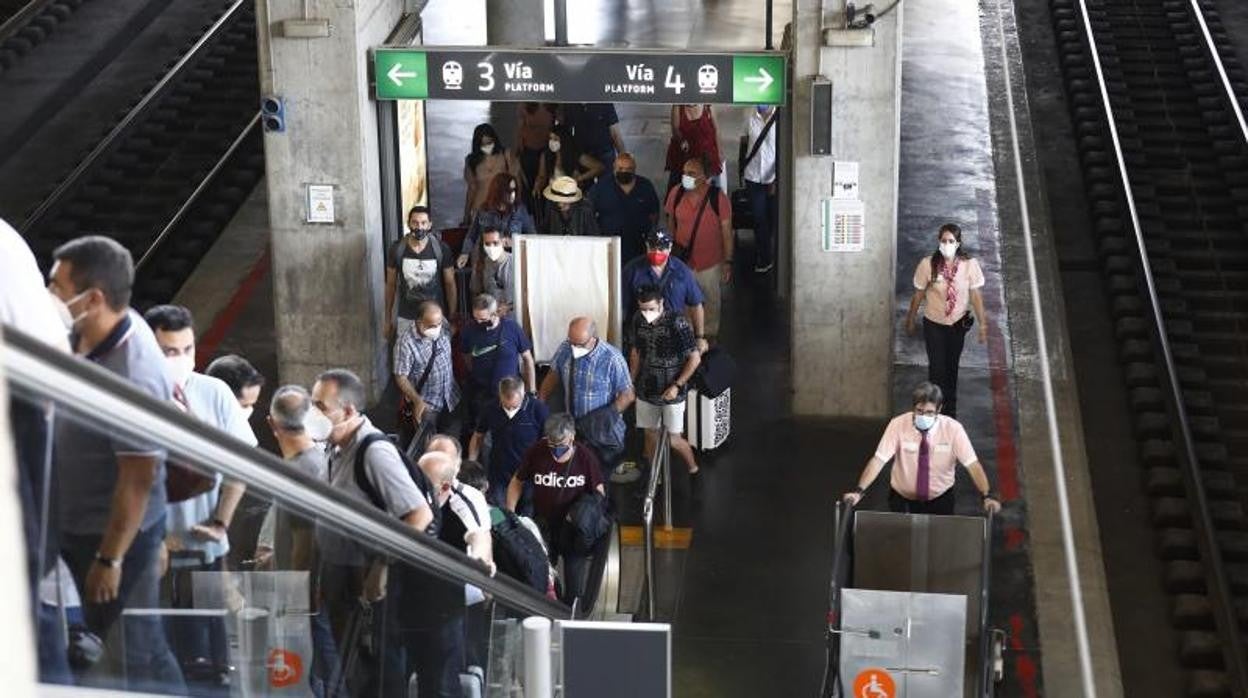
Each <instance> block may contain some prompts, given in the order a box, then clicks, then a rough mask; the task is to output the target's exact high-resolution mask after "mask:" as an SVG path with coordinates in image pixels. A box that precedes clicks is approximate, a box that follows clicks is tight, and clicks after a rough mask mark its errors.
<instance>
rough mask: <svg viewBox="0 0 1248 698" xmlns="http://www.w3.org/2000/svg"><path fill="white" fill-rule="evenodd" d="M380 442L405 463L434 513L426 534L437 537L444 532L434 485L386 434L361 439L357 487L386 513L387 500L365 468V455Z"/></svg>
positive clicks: (409, 474)
mask: <svg viewBox="0 0 1248 698" xmlns="http://www.w3.org/2000/svg"><path fill="white" fill-rule="evenodd" d="M378 441H385V442H386V443H388V444H390V448H393V449H394V451H395V453H397V454H399V459H400V460H402V461H403V466H404V467H405V468H406V469H407V474H408V476H409V477H411V478H412V482H413V483H415V484H416V489H418V490H420V494H421V496H423V497H424V498H425V502H426V503H427V504H428V505H429V508H430V510H431V511H433V521H432V522H431V523H430V524H429V527H428V528H426V529H425V533H428V534H429V535H431V536H435V537H436V536H437V535H438V532H439V531H441V530H442V507H440V506H438V500H437V498H436V497H435V496H434V492H433V483H431V482H429V478H428V477H425V472H424V471H423V470H421V469H420V468H418V467H416V466H415V465H413V464H412V461H411V460H410V459H408V457H407V454H406V453H404V452H403V449H401V448H399V447H398V446H396V445H394V442H393V441H390V439H389V438H388V437H387V436H386V435H385V434H382V433H381V432H376V431H375V432H373V433H371V434H366V435H365V436H364V438H362V439H360V447H359V449H357V450H356V452H355V484H356V486H358V487H359V488H360V489H361V490H363V491H364V495H365V496H366V497H368V501H370V502H372V503H373V506H375V507H377V508H378V509H381V510H382V511H386V500H384V499H382V498H381V493H380V492H378V491H377V488H376V487H374V486H373V483H372V481H371V480H369V479H368V471H367V469H366V468H365V467H364V454H365V453H367V452H368V448H369V447H370V446H372V445H373V444H375V443H377V442H378Z"/></svg>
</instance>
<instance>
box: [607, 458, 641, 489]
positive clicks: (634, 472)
mask: <svg viewBox="0 0 1248 698" xmlns="http://www.w3.org/2000/svg"><path fill="white" fill-rule="evenodd" d="M640 477H641V470H639V469H638V468H637V464H636V463H634V462H632V461H624V462H623V463H620V464H619V465H617V466H615V470H612V471H611V482H614V483H616V484H619V485H623V484H627V483H630V482H636V481H637V479H638V478H640Z"/></svg>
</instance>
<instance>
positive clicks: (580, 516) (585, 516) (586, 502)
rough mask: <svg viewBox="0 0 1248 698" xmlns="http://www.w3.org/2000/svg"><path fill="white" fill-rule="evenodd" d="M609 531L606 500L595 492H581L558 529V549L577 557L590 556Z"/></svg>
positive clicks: (609, 523)
mask: <svg viewBox="0 0 1248 698" xmlns="http://www.w3.org/2000/svg"><path fill="white" fill-rule="evenodd" d="M610 530H611V518H610V516H608V514H607V500H606V498H605V497H603V496H602V495H601V494H598V493H597V492H582V493H581V495H580V496H579V497H577V498H576V501H574V502H572V507H571V508H570V509H568V513H567V515H566V516H564V518H563V525H562V526H560V527H559V536H560V538H561V540H560V546H559V548H560V550H565V551H570V552H572V553H574V554H577V555H592V554H593V552H594V549H595V548H597V547H598V542H599V541H601V540H602V538H603V536H605V535H607V533H608V532H610Z"/></svg>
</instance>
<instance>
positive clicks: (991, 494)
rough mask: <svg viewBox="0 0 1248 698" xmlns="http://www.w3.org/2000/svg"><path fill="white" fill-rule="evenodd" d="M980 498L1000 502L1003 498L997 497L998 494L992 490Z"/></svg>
mask: <svg viewBox="0 0 1248 698" xmlns="http://www.w3.org/2000/svg"><path fill="white" fill-rule="evenodd" d="M979 496H980V497H981V498H982V499H995V500H996V501H998V502H999V501H1001V498H1000V497H998V496H997V493H996V492H993V491H992V490H988V491H987V492H984V493H982V494H980V495H979Z"/></svg>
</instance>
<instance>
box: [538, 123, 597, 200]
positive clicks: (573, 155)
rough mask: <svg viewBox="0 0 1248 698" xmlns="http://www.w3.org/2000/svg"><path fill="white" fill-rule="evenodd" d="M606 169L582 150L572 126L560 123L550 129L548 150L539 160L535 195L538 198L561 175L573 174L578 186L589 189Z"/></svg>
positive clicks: (572, 176) (547, 142) (569, 175)
mask: <svg viewBox="0 0 1248 698" xmlns="http://www.w3.org/2000/svg"><path fill="white" fill-rule="evenodd" d="M604 171H605V170H604V168H603V166H602V162H601V161H599V160H598V158H595V157H594V156H592V155H589V154H587V153H583V152H581V149H580V148H579V147H577V145H576V139H574V138H572V129H571V128H569V127H568V126H567V125H565V124H559V125H558V126H556V127H554V128H553V129H551V131H550V138H549V139H547V141H546V150H545V152H543V153H542V158H541V161H540V162H539V163H538V169H537V180H536V182H535V184H534V187H533V196H534V198H535V199H536V197H537V196H538V194H539V193H540V192H542V191H544V190H545V189H546V187H547V186H548V185H549V184H550V183H551V182H553V181H554V180H556V179H558V178H560V177H571V178H572V179H574V180H576V184H577V186H579V187H580V188H581V189H582V190H587V189H589V188H590V187H591V186H593V184H594V180H596V179H598V176H599V175H601V174H602V173H603V172H604Z"/></svg>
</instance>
